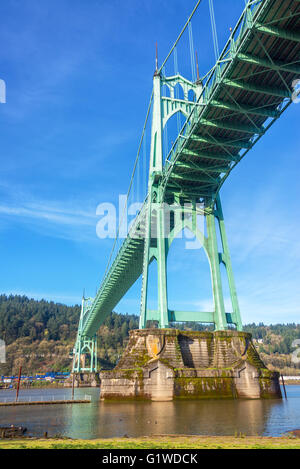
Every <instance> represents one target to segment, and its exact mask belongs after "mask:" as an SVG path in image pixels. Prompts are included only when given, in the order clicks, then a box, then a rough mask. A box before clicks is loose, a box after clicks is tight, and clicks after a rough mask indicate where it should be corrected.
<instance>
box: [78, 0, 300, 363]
mask: <svg viewBox="0 0 300 469" xmlns="http://www.w3.org/2000/svg"><path fill="white" fill-rule="evenodd" d="M200 3H201V0H200V1H198V2H197V4H196V6H195V8H194V10H193V12H192V14H191V16H190V17H189V19H188V21H187V23H186V24H185V26H184V28H183V30H182V31H181V33H180V35H179V37H178V39H177V40H176V42H175V44H174V46H173V47H172V49H171V51H170V53H169V54H168V56H167V58H166V60H165V61H164V62H163V64H162V65H161V66H160V67H159V66H158V63H157V62H158V61H156V70H155V73H154V77H153V92H152V95H151V99H150V104H149V108H148V112H147V118H146V123H145V126H144V129H143V134H142V138H141V141H140V145H139V151H138V157H139V156H140V150H141V148H142V146H143V139H144V137H145V128H146V124H147V122H148V121H149V116H151V115H152V123H151V146H150V149H149V174H148V184H147V193H146V194H145V197H144V200H143V203H142V206H141V208H140V210H139V212H138V214H137V216H136V218H135V220H134V222H133V224H132V225H131V228H130V230H129V232H128V235H127V237H126V238H125V239H124V240H122V241H120V236H118V234H119V233H118V234H117V237H116V241H115V243H114V247H113V251H112V253H111V256H110V259H109V262H108V266H107V269H106V272H105V275H104V278H103V281H102V283H101V285H100V288H99V289H98V291H97V294H96V296H95V298H88V299H86V298H83V300H82V309H81V316H80V321H79V328H78V335H77V340H76V344H75V348H74V355H73V371H74V372H80V371H88V372H93V371H97V341H96V334H97V331H98V329H99V327H100V326H101V324H103V322H104V320H105V319H106V317H107V316H108V315H109V314H110V313H111V312H112V311H113V309H114V308H115V306H116V305H117V304H118V302H119V301H120V300H121V299H122V297H123V296H124V295H125V294H126V292H127V291H128V290H129V289H130V287H131V286H132V285H133V284H134V283H135V282H136V280H137V279H138V278H139V277H140V276H141V275H142V292H141V307H140V324H139V327H140V329H144V328H146V327H147V323H148V321H156V323H157V325H158V327H159V328H167V327H169V324H170V323H174V322H185V321H196V322H200V323H209V324H214V327H215V330H218V331H222V330H227V329H229V328H236V329H237V330H242V320H241V314H240V309H239V304H238V299H237V292H236V287H235V282H234V276H233V270H232V265H231V260H230V252H229V247H228V242H227V237H226V231H225V225H224V217H223V212H222V205H221V199H220V189H221V187H222V185H223V184H224V182H225V181H226V179H227V178H228V176H229V175H230V173H231V171H232V170H233V169H234V168H235V167H236V165H237V164H238V163H239V162H240V161H241V160H242V159H243V158H244V157H245V156H246V154H247V153H248V152H249V151H250V150H252V148H253V147H254V146H255V144H256V143H257V142H258V141H259V140H260V139H261V138H262V137H263V136H264V135H265V133H266V132H268V130H269V129H270V128H271V126H272V125H273V124H274V123H275V122H276V121H277V119H279V118H280V117H281V115H282V114H283V113H284V111H285V110H286V109H287V108H288V107H289V106H290V105H291V103H292V102H293V101H294V100H295V99H297V96H298V91H297V80H298V79H299V78H300V20H299V17H300V2H299V0H257V1H254V0H250V1H248V2H247V3H246V5H245V8H244V10H243V12H242V14H241V16H240V18H239V20H238V22H237V24H236V26H235V27H234V28H232V29H230V34H229V38H228V41H227V43H226V45H225V47H224V48H223V50H222V52H221V53H220V54H219V51H218V42H217V37H216V33H215V22H214V13H213V4H212V1H211V0H210V1H209V6H210V13H211V23H212V31H213V38H214V46H215V53H216V62H215V65H214V66H213V67H212V69H211V70H209V71H208V72H207V74H206V75H205V76H203V77H200V76H199V70H198V64H196V62H195V55H194V51H193V40H192V26H191V25H192V19H193V18H194V16H195V14H196V13H197V10H198V8H199V5H200ZM187 32H188V34H189V41H190V42H189V44H190V49H191V51H192V52H191V63H192V70H193V73H192V75H193V77H192V79H187V78H185V77H184V76H182V75H181V74H180V73H179V71H178V67H177V66H176V64H177V47H178V44H179V41H180V40H181V39H182V37H183V35H184V34H186V33H187ZM171 57H173V58H174V73H173V74H172V75H167V74H166V66H167V64H168V62H169V61H170V58H171ZM196 68H197V73H196ZM179 88H180V90H181V96H179V95H178V89H179ZM179 114H180V115H183V116H184V124H183V126H181V127H180V128H179V127H178V132H177V138H176V139H175V141H174V142H172V144H171V145H169V146H168V144H167V143H166V139H165V138H164V134H165V131H166V128H167V123H168V121H169V120H170V119H171V118H172V117H173V116H174V115H177V116H178V115H179ZM138 157H137V160H136V164H135V170H136V167H137V163H138ZM199 217H202V218H201V219H202V220H204V225H205V226H203V227H202V228H201V227H199V222H198V220H199ZM183 229H189V230H190V231H191V232H192V233H193V235H194V236H195V238H196V239H197V240H198V241H199V242H200V243H201V245H202V246H203V248H204V250H205V253H206V255H207V259H208V262H209V266H210V271H211V283H212V292H213V299H214V310H213V311H209V312H200V311H196V312H195V311H173V310H170V309H169V308H168V296H167V255H168V251H169V249H170V246H171V244H172V242H173V240H174V239H175V238H176V236H178V234H179V233H180V232H181V231H182V230H183ZM218 233H219V235H218ZM218 236H219V237H220V239H221V249H220V248H219V246H218ZM118 243H119V245H120V246H119V249H116V246H118ZM220 251H221V252H220ZM153 261H155V263H156V266H157V277H158V283H157V299H158V308H157V310H150V309H149V308H148V290H149V288H148V283H149V282H148V278H149V266H150V264H151V263H152V262H153ZM221 264H223V265H224V266H225V269H226V273H227V277H228V284H229V290H230V297H231V302H232V312H231V313H227V312H226V310H225V305H224V297H223V288H222V279H221V271H220V265H221ZM85 354H89V355H90V362H89V364H88V365H87V364H84V363H83V362H82V360H81V357H82V356H83V355H85Z"/></svg>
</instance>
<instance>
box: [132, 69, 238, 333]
mask: <svg viewBox="0 0 300 469" xmlns="http://www.w3.org/2000/svg"><path fill="white" fill-rule="evenodd" d="M178 85H179V86H181V87H182V90H183V95H184V99H178V98H177V97H176V96H175V87H176V86H178ZM163 89H165V90H166V89H168V90H169V94H170V96H164V95H163ZM190 91H192V92H193V95H194V97H195V101H190V100H189V92H190ZM201 92H202V83H201V81H200V80H197V81H196V82H195V83H193V82H191V81H189V80H187V79H185V78H184V77H182V76H181V75H179V74H178V75H176V76H172V77H165V76H163V75H162V73H159V72H158V71H156V72H155V74H154V78H153V116H152V131H151V150H150V168H149V188H148V199H147V215H146V222H145V225H146V229H145V243H144V259H143V279H142V293H141V311H140V326H139V327H140V329H144V328H146V327H147V322H148V321H149V320H150V321H157V322H158V327H159V328H168V327H169V324H170V323H171V322H185V321H189V322H190V321H191V322H193V321H196V322H202V323H213V324H214V325H215V330H220V331H222V330H227V329H228V328H229V327H230V326H231V327H232V326H235V327H236V329H237V330H239V331H241V330H242V321H241V315H240V309H239V304H238V299H237V293H236V287H235V282H234V276H233V271H232V265H231V259H230V252H229V247H228V242H227V236H226V231H225V224H224V217H223V211H222V206H221V200H220V196H219V194H218V195H217V196H216V197H215V194H214V193H213V192H211V193H209V192H207V194H205V195H204V194H203V192H202V193H201V192H200V193H199V194H197V192H194V193H187V192H185V191H183V190H182V189H181V188H179V186H177V187H176V184H174V186H171V187H170V185H168V188H167V190H166V188H165V186H164V181H163V168H164V165H165V162H164V161H163V154H164V151H163V130H164V128H165V126H166V124H167V122H168V120H169V119H170V118H171V117H172V116H173V115H174V114H176V113H179V112H180V113H182V114H183V115H184V116H185V117H188V115H189V114H190V113H191V110H192V109H193V107H194V106H201ZM199 98H200V99H199ZM199 216H200V217H202V220H203V223H202V224H201V225H202V227H201V228H202V229H201V228H199V226H198V223H197V220H198V219H199ZM184 229H189V230H190V231H191V232H192V233H193V235H194V236H195V238H196V239H197V240H198V241H199V242H200V243H201V245H202V247H203V249H204V251H205V253H206V256H207V259H208V262H209V266H210V273H211V283H212V292H213V299H214V310H213V311H210V312H195V311H171V310H170V309H169V308H168V294H167V284H168V282H167V277H168V273H167V256H168V251H169V249H170V246H171V244H172V242H173V241H174V239H175V237H176V235H178V234H179V233H180V232H181V231H182V230H184ZM217 230H218V231H219V236H220V239H221V249H219V247H218V238H217ZM205 232H206V234H205ZM219 251H221V252H219ZM153 260H156V268H157V279H158V281H157V299H158V302H157V304H158V310H157V311H153V310H149V309H148V307H147V305H148V286H149V282H148V279H149V266H150V263H151V262H152V261H153ZM221 263H223V264H224V266H225V269H226V273H227V277H228V285H229V290H230V297H231V302H232V313H228V312H226V311H225V305H224V295H223V287H222V280H221V270H220V265H221Z"/></svg>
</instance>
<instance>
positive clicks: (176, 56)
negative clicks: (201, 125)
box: [174, 46, 181, 134]
mask: <svg viewBox="0 0 300 469" xmlns="http://www.w3.org/2000/svg"><path fill="white" fill-rule="evenodd" d="M174 72H175V75H179V69H178V55H177V46H175V47H174ZM178 86H180V85H177V86H175V88H174V89H175V96H174V98H175V99H179V91H178ZM176 115H177V133H178V134H179V133H180V130H181V115H180V112H177V114H176Z"/></svg>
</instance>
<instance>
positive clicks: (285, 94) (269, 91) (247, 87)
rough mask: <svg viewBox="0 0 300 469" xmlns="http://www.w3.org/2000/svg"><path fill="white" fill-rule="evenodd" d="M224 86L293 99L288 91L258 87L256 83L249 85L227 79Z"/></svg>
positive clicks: (244, 82)
mask: <svg viewBox="0 0 300 469" xmlns="http://www.w3.org/2000/svg"><path fill="white" fill-rule="evenodd" d="M224 84H225V85H227V86H231V87H233V88H239V89H241V90H244V91H251V92H253V93H262V94H267V95H270V96H278V97H279V98H290V97H291V93H289V92H288V91H287V90H284V89H283V88H272V87H268V86H262V85H258V84H256V83H249V82H246V81H242V80H231V79H226V80H224Z"/></svg>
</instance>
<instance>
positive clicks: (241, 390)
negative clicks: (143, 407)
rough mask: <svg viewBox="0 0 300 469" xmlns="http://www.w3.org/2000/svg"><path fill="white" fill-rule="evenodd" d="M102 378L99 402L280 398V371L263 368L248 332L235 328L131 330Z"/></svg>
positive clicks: (101, 374)
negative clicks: (117, 356)
mask: <svg viewBox="0 0 300 469" xmlns="http://www.w3.org/2000/svg"><path fill="white" fill-rule="evenodd" d="M100 379H101V389H100V398H101V399H102V400H109V399H117V400H119V399H120V400H122V399H148V400H152V401H171V400H173V399H181V398H184V399H207V398H217V399H220V398H223V399H224V398H246V399H259V398H281V391H280V386H279V374H278V373H276V372H271V371H269V370H268V369H267V368H266V367H265V365H264V364H263V362H262V361H261V359H260V357H259V355H258V353H257V351H256V349H255V347H254V345H253V343H252V339H251V334H248V333H246V332H237V331H220V332H190V331H179V330H176V329H143V330H135V331H131V333H130V340H129V343H128V346H127V348H126V350H125V352H124V354H123V356H122V358H121V359H120V361H119V363H118V364H117V366H116V368H115V369H114V370H112V371H103V372H101V373H100Z"/></svg>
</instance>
